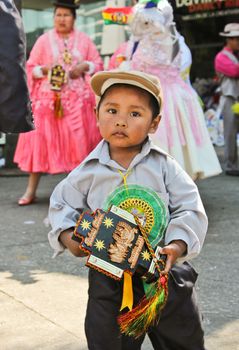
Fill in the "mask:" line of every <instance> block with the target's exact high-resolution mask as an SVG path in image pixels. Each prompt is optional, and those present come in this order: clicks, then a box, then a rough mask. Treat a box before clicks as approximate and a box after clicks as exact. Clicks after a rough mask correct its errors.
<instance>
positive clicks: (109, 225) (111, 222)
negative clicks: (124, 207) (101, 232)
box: [103, 217, 114, 228]
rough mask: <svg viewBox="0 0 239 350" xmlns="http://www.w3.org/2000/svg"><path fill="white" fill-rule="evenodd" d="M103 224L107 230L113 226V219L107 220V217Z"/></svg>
mask: <svg viewBox="0 0 239 350" xmlns="http://www.w3.org/2000/svg"><path fill="white" fill-rule="evenodd" d="M103 224H104V225H105V226H106V227H107V228H109V227H112V226H114V223H113V219H111V218H107V217H106V218H105V219H104V221H103Z"/></svg>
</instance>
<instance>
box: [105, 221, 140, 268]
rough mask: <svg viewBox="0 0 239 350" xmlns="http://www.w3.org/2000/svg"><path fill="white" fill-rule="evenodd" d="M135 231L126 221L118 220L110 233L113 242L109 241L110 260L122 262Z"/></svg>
mask: <svg viewBox="0 0 239 350" xmlns="http://www.w3.org/2000/svg"><path fill="white" fill-rule="evenodd" d="M137 232H138V230H137V229H136V228H132V227H131V226H130V225H128V224H127V223H125V222H122V221H120V222H118V224H117V226H116V229H115V231H114V233H113V235H112V237H113V239H114V240H115V242H114V243H111V244H110V246H109V249H108V252H109V257H110V260H111V261H114V262H117V263H122V262H123V261H124V260H125V258H126V256H127V253H128V251H129V248H130V247H131V246H132V243H131V242H132V241H133V240H134V236H135V234H136V233H137Z"/></svg>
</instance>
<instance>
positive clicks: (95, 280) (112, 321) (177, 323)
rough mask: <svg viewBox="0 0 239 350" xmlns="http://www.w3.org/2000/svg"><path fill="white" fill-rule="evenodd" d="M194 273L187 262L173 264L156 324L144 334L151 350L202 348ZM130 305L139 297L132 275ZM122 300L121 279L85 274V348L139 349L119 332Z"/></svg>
mask: <svg viewBox="0 0 239 350" xmlns="http://www.w3.org/2000/svg"><path fill="white" fill-rule="evenodd" d="M196 279H197V273H196V272H195V270H194V269H193V268H192V267H191V266H190V265H189V264H188V263H184V264H182V265H175V266H174V267H173V269H172V270H171V273H170V278H169V296H168V301H167V304H166V306H165V308H164V310H163V312H162V315H161V318H160V321H159V323H158V324H157V326H154V327H152V328H150V329H149V331H148V336H149V338H150V340H151V343H152V345H153V348H154V349H155V350H205V347H204V339H203V330H202V326H201V317H200V314H199V311H198V307H197V301H196V297H195V290H194V284H195V282H196ZM133 289H134V304H137V303H138V301H139V300H140V299H141V298H142V297H143V295H144V290H143V284H142V281H141V279H140V278H139V277H138V276H133ZM121 300H122V282H117V281H114V280H113V279H111V278H109V277H107V276H105V275H103V274H101V273H99V272H97V271H95V270H92V269H91V270H90V273H89V300H88V306H87V313H86V320H85V332H86V337H87V342H88V349H89V350H140V349H141V345H142V343H143V341H144V336H143V337H141V338H139V339H134V338H132V337H127V336H123V335H121V334H120V331H119V327H118V324H117V316H118V315H119V309H120V306H121Z"/></svg>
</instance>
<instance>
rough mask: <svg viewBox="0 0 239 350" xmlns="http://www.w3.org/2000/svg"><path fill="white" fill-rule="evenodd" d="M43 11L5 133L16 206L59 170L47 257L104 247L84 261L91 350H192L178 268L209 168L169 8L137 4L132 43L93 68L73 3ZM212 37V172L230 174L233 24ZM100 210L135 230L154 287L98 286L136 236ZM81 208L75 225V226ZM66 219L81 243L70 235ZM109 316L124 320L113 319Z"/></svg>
mask: <svg viewBox="0 0 239 350" xmlns="http://www.w3.org/2000/svg"><path fill="white" fill-rule="evenodd" d="M0 4H1V2H0ZM53 4H54V28H53V29H52V30H50V31H48V32H46V33H45V34H43V35H42V36H40V37H39V38H38V40H37V41H36V43H35V45H34V46H33V48H32V51H31V53H30V57H29V59H28V61H27V63H26V72H27V83H28V89H29V93H30V98H31V103H32V111H33V116H34V127H35V129H34V130H31V131H29V130H30V129H31V128H32V125H31V123H30V121H29V120H28V119H27V122H26V123H25V124H24V125H23V129H24V128H25V129H24V130H21V129H19V130H18V132H21V131H28V132H24V133H20V135H19V140H18V144H17V148H16V152H15V156H14V161H15V162H16V163H17V164H18V166H19V167H20V169H21V170H23V171H26V172H28V173H29V179H28V184H27V188H26V191H25V193H24V194H23V195H22V197H21V198H20V199H19V200H18V204H19V205H20V206H25V205H30V204H32V203H33V202H34V201H35V200H36V191H37V188H38V184H39V180H40V176H41V174H42V173H47V174H57V173H69V174H68V175H67V176H66V177H65V179H64V180H63V181H61V182H60V183H59V184H58V185H57V187H56V188H55V189H54V191H53V193H52V195H51V197H50V208H49V220H50V225H51V231H50V232H49V242H50V245H51V247H52V248H53V250H54V253H55V256H57V255H58V254H60V253H63V252H64V250H65V249H69V250H70V251H71V252H72V253H73V254H74V255H76V256H79V257H81V256H85V255H91V253H92V251H93V250H95V251H96V250H97V251H98V252H100V251H101V250H107V249H108V253H105V255H104V254H103V255H102V256H103V258H102V259H105V261H103V262H102V260H100V261H97V262H96V260H97V259H95V260H94V259H93V260H91V262H89V263H88V265H89V266H90V271H89V299H88V306H87V313H86V320H85V332H86V338H87V343H88V348H89V349H90V350H94V349H98V350H107V349H109V350H111V349H115V350H116V349H117V350H127V349H131V350H132V349H135V350H137V349H140V348H141V345H142V343H143V340H144V337H145V335H146V333H148V336H149V338H150V340H151V343H152V346H153V348H154V349H159V348H160V349H162V350H164V349H165V350H166V349H168V350H173V349H185V350H205V346H204V333H203V329H202V324H201V321H202V318H201V314H200V311H199V309H198V305H197V300H196V298H195V282H196V279H197V273H196V271H195V270H194V269H193V267H192V266H191V265H190V263H189V262H188V261H189V260H190V259H192V258H194V257H195V256H197V255H198V254H199V253H200V251H201V249H202V246H203V242H204V239H205V235H206V232H207V216H206V213H205V210H204V207H203V203H202V201H201V198H200V194H199V192H198V189H197V186H196V184H195V180H196V179H204V178H207V177H210V176H215V175H218V174H220V173H221V172H222V169H221V166H220V164H219V161H218V158H217V155H216V152H215V150H214V148H213V145H212V143H211V140H210V137H209V134H208V132H207V128H206V124H205V120H204V114H203V111H202V107H201V105H200V99H199V96H198V95H197V93H196V92H195V90H194V89H193V88H192V86H191V84H190V80H189V74H188V73H189V70H190V65H191V56H190V52H189V51H188V50H189V49H188V47H187V46H186V44H185V40H184V38H183V37H182V36H181V35H180V33H178V31H177V28H176V26H175V23H174V18H173V11H172V7H171V6H170V4H169V3H167V2H166V1H156V0H154V1H150V0H148V1H146V0H143V1H138V2H136V5H135V6H134V11H133V20H132V22H131V24H130V28H131V37H130V39H129V41H128V42H126V43H123V45H122V46H121V47H120V48H119V49H118V50H117V52H116V53H115V54H114V55H113V56H112V58H111V61H110V65H109V67H108V69H105V70H104V67H103V61H102V59H101V57H100V54H99V52H98V50H97V48H96V46H95V44H94V43H93V42H92V40H91V39H90V38H89V37H88V36H87V35H86V34H85V33H83V32H80V31H78V30H77V29H76V28H75V19H76V10H77V8H78V7H79V5H78V2H76V1H74V0H68V1H67V0H56V1H54V3H53ZM220 35H221V36H223V37H225V38H226V45H225V47H224V48H223V50H222V51H221V52H219V53H218V55H217V56H216V58H215V70H216V71H217V73H218V74H219V75H220V83H221V91H222V92H221V98H220V103H219V107H218V108H220V112H221V113H222V114H223V117H224V137H225V162H226V163H225V173H226V174H227V175H231V176H238V175H239V168H238V156H237V145H236V136H237V133H238V130H239V129H238V125H239V117H238V114H239V112H238V109H237V108H238V103H239V102H238V100H239V62H238V57H237V56H236V52H237V51H239V24H237V23H231V24H228V25H226V26H225V28H224V31H223V32H221V33H220ZM0 50H1V48H0ZM183 53H185V55H183ZM122 57H123V59H122ZM183 57H188V60H183ZM186 61H187V62H188V63H187V62H186ZM185 62H186V63H185ZM23 64H24V60H23ZM185 72H187V75H185ZM22 78H23V80H22V82H23V86H24V89H23V91H25V100H24V101H25V102H29V96H28V92H27V87H26V80H25V75H24V74H23V76H22ZM24 82H25V85H24ZM27 106H29V104H27ZM25 107H26V105H25ZM28 112H29V110H28ZM1 113H2V109H0V114H1ZM112 205H113V206H116V208H117V209H118V210H121V215H123V213H125V212H127V215H126V214H124V215H123V216H122V217H123V218H124V219H127V220H128V221H130V220H131V223H132V220H133V222H134V223H135V224H137V225H136V226H137V227H138V228H139V229H140V232H141V233H142V237H143V238H144V244H145V245H146V247H147V249H148V251H145V252H144V255H143V257H144V258H145V259H146V258H147V257H148V258H147V259H149V260H150V259H152V263H154V264H155V269H156V268H157V271H158V274H159V275H158V277H157V281H156V282H155V276H152V274H151V275H150V279H149V274H148V272H147V273H145V271H142V269H135V272H134V274H133V276H131V274H129V273H127V271H124V273H123V277H122V278H111V277H112V274H113V271H114V269H116V268H121V269H123V267H122V266H123V265H121V262H122V261H124V260H126V256H127V253H128V252H129V248H131V247H132V245H135V249H134V256H135V255H136V252H138V255H140V254H141V251H142V249H143V246H141V248H140V243H139V241H138V240H137V242H135V241H134V238H131V240H129V237H131V236H132V235H134V233H135V228H134V229H133V230H131V229H130V226H129V225H127V224H125V222H124V223H123V224H122V222H121V226H120V228H119V227H118V226H115V223H114V222H113V220H112V219H110V218H106V219H105V220H104V221H103V219H102V220H101V219H100V218H101V216H100V215H101V212H100V210H101V211H102V210H104V212H105V213H109V211H110V210H111V208H112ZM86 211H87V213H88V214H87V215H88V217H87V218H88V221H87V220H84V221H81V217H82V215H83V214H84V213H85V212H86ZM129 215H131V216H132V217H131V216H129ZM129 217H130V219H129ZM90 218H93V219H92V220H93V223H92V226H91V222H90ZM77 222H78V223H79V224H78V225H81V228H82V230H83V231H87V232H86V235H87V240H86V239H85V240H84V239H83V238H82V236H80V240H79V241H77V242H76V240H75V239H72V237H73V238H74V236H76V228H75V227H76V224H77ZM101 226H104V227H103V231H104V232H106V230H107V229H108V228H110V229H112V232H113V235H112V237H114V240H113V238H112V242H111V244H110V246H107V245H106V241H107V239H105V241H104V240H98V239H97V234H98V232H99V230H100V227H101ZM125 235H126V236H125ZM145 235H146V236H145ZM161 235H163V238H162V237H161ZM103 237H104V236H103ZM147 237H148V238H147ZM116 241H117V242H119V243H118V245H117V244H116ZM122 249H123V252H122ZM157 249H158V250H157ZM109 250H111V252H112V251H113V252H114V254H113V253H112V254H109ZM156 251H157V254H158V255H156ZM89 252H90V253H89ZM146 253H147V254H148V255H147V254H146ZM92 254H93V253H92ZM111 255H115V257H114V258H112V257H111ZM132 255H133V254H132ZM127 259H128V261H129V260H130V259H132V256H130V257H129V256H128V257H127ZM147 259H146V260H147ZM159 261H160V264H161V265H159ZM131 262H132V260H131ZM152 277H154V278H152ZM157 292H158V293H159V292H160V293H161V294H157ZM162 293H163V294H162ZM142 298H143V299H142ZM153 298H154V300H153V301H152V299H153ZM125 299H128V302H129V301H130V303H128V304H125V303H124V300H125ZM141 299H142V300H143V301H142V300H141ZM156 299H157V300H156ZM140 300H141V302H140ZM155 300H156V301H155ZM146 301H147V303H146ZM139 302H140V303H139ZM155 303H156V304H157V307H156V306H155V307H154V308H152V304H154V305H155ZM126 305H127V306H128V309H129V311H127V310H125V306H126ZM129 305H130V306H129ZM146 305H147V307H146ZM143 306H144V309H143V310H144V311H142V307H143ZM132 308H133V309H132ZM122 310H123V313H122V314H123V319H124V320H125V319H126V320H127V322H126V325H124V326H122V324H121V323H120V322H119V319H118V317H119V315H120V314H121V311H122ZM148 310H150V315H149V316H148V318H147V313H148V312H149V311H148ZM139 315H141V316H139ZM139 317H141V318H139ZM159 317H160V320H159V322H158V319H159ZM139 320H141V322H139Z"/></svg>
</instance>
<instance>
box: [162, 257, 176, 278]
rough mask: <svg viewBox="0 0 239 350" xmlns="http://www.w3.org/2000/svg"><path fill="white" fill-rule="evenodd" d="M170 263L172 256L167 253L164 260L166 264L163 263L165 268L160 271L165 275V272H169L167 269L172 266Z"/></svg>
mask: <svg viewBox="0 0 239 350" xmlns="http://www.w3.org/2000/svg"><path fill="white" fill-rule="evenodd" d="M172 265H173V262H172V257H171V256H170V255H168V256H167V260H166V264H165V268H164V270H163V271H162V274H163V275H165V274H166V273H169V271H170V270H171V268H172Z"/></svg>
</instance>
